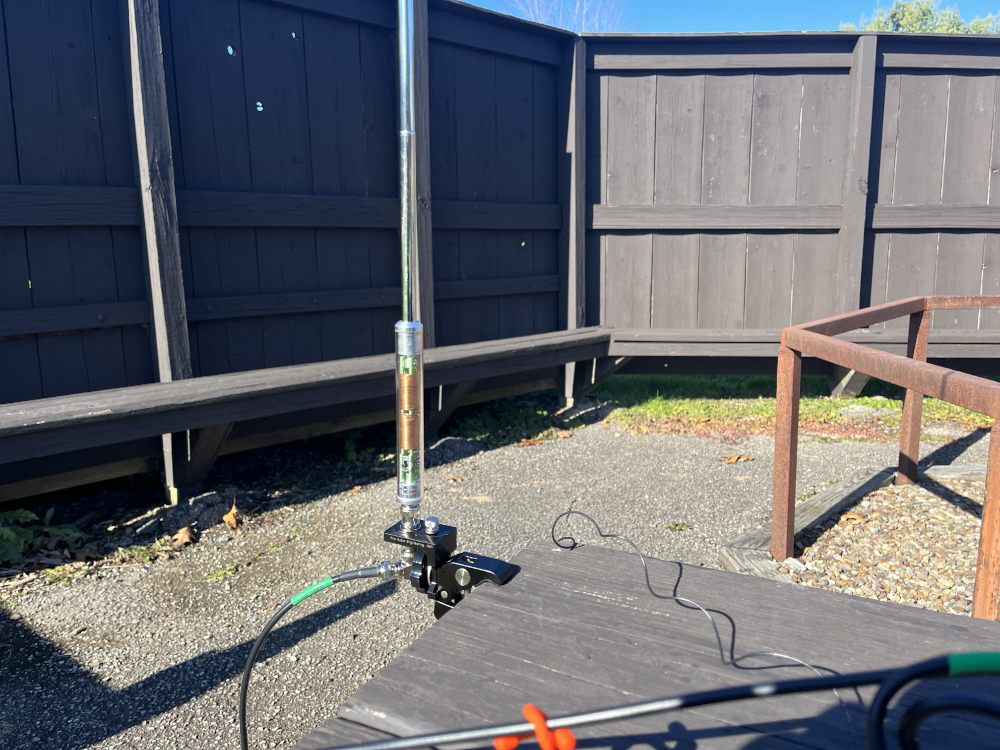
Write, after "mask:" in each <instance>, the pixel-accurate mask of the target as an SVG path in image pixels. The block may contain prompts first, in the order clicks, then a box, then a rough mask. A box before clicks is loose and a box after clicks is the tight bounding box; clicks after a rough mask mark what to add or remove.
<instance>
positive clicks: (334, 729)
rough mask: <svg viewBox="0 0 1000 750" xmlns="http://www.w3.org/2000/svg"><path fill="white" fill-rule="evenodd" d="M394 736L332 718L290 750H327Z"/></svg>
mask: <svg viewBox="0 0 1000 750" xmlns="http://www.w3.org/2000/svg"><path fill="white" fill-rule="evenodd" d="M394 736H395V735H391V734H386V733H385V732H379V731H377V730H375V729H369V728H368V727H366V726H364V725H362V724H356V723H354V722H353V721H344V720H343V719H338V718H337V717H336V716H334V717H333V718H332V719H328V720H326V721H325V722H323V724H321V725H320V726H319V728H317V729H314V730H313V731H312V732H310V733H309V734H307V735H306V736H305V737H303V738H302V739H301V740H299V741H298V742H297V743H296V744H295V745H294V746H293V747H292V750H328V748H331V747H340V746H342V745H354V744H357V743H359V742H375V741H376V740H387V739H391V738H392V737H394Z"/></svg>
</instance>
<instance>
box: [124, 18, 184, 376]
mask: <svg viewBox="0 0 1000 750" xmlns="http://www.w3.org/2000/svg"><path fill="white" fill-rule="evenodd" d="M128 27H129V52H130V64H131V83H132V116H133V119H134V123H135V142H136V158H137V161H138V165H139V188H140V195H141V205H142V221H143V227H144V229H145V232H144V239H145V244H146V257H147V270H148V272H149V289H150V307H151V309H152V319H153V320H152V322H153V326H152V328H153V331H152V333H153V341H154V344H155V351H154V354H155V357H156V362H157V375H158V377H159V379H160V381H161V382H165V381H168V380H178V379H181V378H189V377H191V350H190V346H189V342H188V331H187V317H186V313H185V309H184V280H183V269H182V268H181V251H180V238H179V235H178V228H177V199H176V196H175V194H174V163H173V150H172V145H171V142H170V116H169V114H168V111H167V92H166V82H165V79H164V75H165V74H164V71H163V49H162V37H161V35H160V6H159V0H128Z"/></svg>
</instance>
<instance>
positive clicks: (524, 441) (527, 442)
mask: <svg viewBox="0 0 1000 750" xmlns="http://www.w3.org/2000/svg"><path fill="white" fill-rule="evenodd" d="M541 444H542V441H541V440H531V439H530V438H521V442H520V443H514V447H515V448H527V447H528V446H529V445H541Z"/></svg>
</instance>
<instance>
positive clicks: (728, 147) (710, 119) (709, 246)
mask: <svg viewBox="0 0 1000 750" xmlns="http://www.w3.org/2000/svg"><path fill="white" fill-rule="evenodd" d="M753 88H754V77H753V76H752V75H708V76H706V78H705V137H704V162H703V164H704V167H703V169H704V176H703V178H702V194H701V202H702V204H704V205H706V206H747V205H748V200H749V189H750V187H749V182H750V138H751V133H750V129H751V115H752V109H753ZM776 208H777V207H768V208H766V209H758V208H755V209H754V210H767V211H773V210H776ZM656 210H663V209H661V208H660V207H657V209H656ZM779 210H783V209H779ZM700 245H701V252H700V257H699V263H698V278H699V285H698V327H699V328H730V327H732V328H742V327H743V318H744V294H745V281H746V247H747V237H746V235H745V234H703V235H702V236H701V241H700Z"/></svg>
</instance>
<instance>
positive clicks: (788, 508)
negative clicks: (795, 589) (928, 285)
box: [771, 296, 1000, 620]
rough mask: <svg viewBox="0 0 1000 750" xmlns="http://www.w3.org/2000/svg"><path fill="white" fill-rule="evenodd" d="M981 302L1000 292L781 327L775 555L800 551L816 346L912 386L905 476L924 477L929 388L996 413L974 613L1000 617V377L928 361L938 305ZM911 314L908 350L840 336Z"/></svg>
mask: <svg viewBox="0 0 1000 750" xmlns="http://www.w3.org/2000/svg"><path fill="white" fill-rule="evenodd" d="M976 308H981V309H985V308H1000V297H957V296H954V297H911V298H909V299H904V300H900V301H898V302H889V303H887V304H884V305H878V306H876V307H869V308H866V309H864V310H859V311H857V312H852V313H846V314H844V315H836V316H834V317H832V318H826V319H824V320H817V321H815V322H812V323H804V324H802V325H797V326H792V327H791V328H786V329H784V330H783V331H782V332H781V348H780V349H779V350H778V404H777V424H776V427H775V435H774V496H773V499H772V516H771V555H772V556H773V557H774V558H775V559H776V560H784V559H786V558H788V557H791V556H793V555H794V554H795V468H796V464H797V449H798V431H799V425H798V423H799V388H800V382H801V376H802V355H803V354H810V355H812V356H814V357H818V358H819V359H822V360H825V361H827V362H832V363H833V364H836V365H840V366H841V367H846V368H848V369H851V370H856V371H857V372H861V373H864V374H865V375H870V376H872V377H875V378H879V379H880V380H885V381H887V382H889V383H894V384H895V385H898V386H902V387H903V388H906V395H905V397H904V400H903V418H902V426H901V429H900V434H899V466H898V469H897V472H896V483H897V484H914V483H915V482H916V481H917V461H918V458H919V451H920V417H921V412H922V410H923V401H924V396H931V397H932V398H937V399H941V400H942V401H947V402H948V403H951V404H955V405H956V406H962V407H964V408H966V409H969V410H971V411H974V412H978V413H979V414H984V415H986V416H988V417H992V418H993V419H994V423H993V428H992V429H991V431H990V445H989V458H988V460H987V469H986V498H985V502H984V504H983V527H982V533H981V536H980V540H979V557H978V562H977V565H976V590H975V594H974V595H973V601H972V616H973V617H979V618H982V619H987V620H1000V383H995V382H992V381H990V380H984V379H983V378H977V377H975V376H973V375H966V374H965V373H961V372H955V371H954V370H949V369H948V368H946V367H939V366H937V365H932V364H930V363H928V362H927V361H926V360H927V333H928V331H929V330H930V321H931V311H932V310H963V309H976ZM904 315H909V316H910V331H909V337H908V339H907V344H906V356H905V357H901V356H899V355H898V354H889V353H887V352H881V351H877V350H875V349H871V348H869V347H866V346H861V345H860V344H853V343H851V342H849V341H843V340H841V339H836V338H834V336H836V335H837V334H840V333H847V332H848V331H853V330H856V329H858V328H867V327H869V326H871V325H874V324H876V323H884V322H885V321H887V320H892V319H893V318H899V317H902V316H904Z"/></svg>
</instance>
